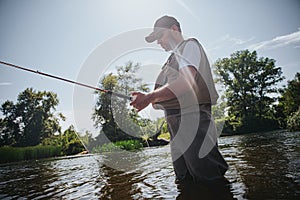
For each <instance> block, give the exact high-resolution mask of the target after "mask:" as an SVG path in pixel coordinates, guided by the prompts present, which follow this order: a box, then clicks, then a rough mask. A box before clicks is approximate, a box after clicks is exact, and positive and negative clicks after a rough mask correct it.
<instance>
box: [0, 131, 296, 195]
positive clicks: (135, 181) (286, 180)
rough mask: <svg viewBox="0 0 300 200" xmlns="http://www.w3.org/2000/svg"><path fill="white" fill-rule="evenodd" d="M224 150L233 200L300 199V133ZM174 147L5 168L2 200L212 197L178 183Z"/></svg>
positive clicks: (256, 137) (237, 142)
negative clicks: (176, 182)
mask: <svg viewBox="0 0 300 200" xmlns="http://www.w3.org/2000/svg"><path fill="white" fill-rule="evenodd" d="M219 147H220V150H221V153H222V154H223V156H224V158H225V160H226V161H227V162H228V164H229V166H230V169H229V170H228V171H227V172H226V175H225V176H226V178H227V180H228V181H229V182H230V184H229V185H227V186H226V187H228V191H225V192H226V193H227V194H226V195H227V196H226V198H227V199H300V132H297V133H289V132H284V131H281V132H275V133H274V132H273V133H260V134H258V133H256V134H247V135H239V136H227V137H221V138H219ZM169 148H170V147H169V146H168V145H167V146H162V147H152V148H145V149H143V150H141V151H137V152H129V153H128V152H121V153H120V152H118V153H117V154H116V153H106V154H103V155H88V156H73V157H64V158H57V159H45V160H39V161H27V162H19V163H11V164H4V165H0V199H116V200H127V199H184V200H185V199H192V197H194V199H208V196H207V195H210V193H211V191H210V190H209V189H207V188H206V187H204V186H192V187H186V188H182V187H179V186H178V185H176V184H175V183H174V181H175V178H174V172H173V168H172V164H171V157H170V152H169ZM191 188H192V189H191ZM191 196H192V197H191Z"/></svg>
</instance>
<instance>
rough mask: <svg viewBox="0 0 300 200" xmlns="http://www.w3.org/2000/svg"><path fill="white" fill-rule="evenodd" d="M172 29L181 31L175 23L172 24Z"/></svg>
mask: <svg viewBox="0 0 300 200" xmlns="http://www.w3.org/2000/svg"><path fill="white" fill-rule="evenodd" d="M171 30H172V31H177V32H179V28H178V26H176V25H175V24H173V25H172V26H171Z"/></svg>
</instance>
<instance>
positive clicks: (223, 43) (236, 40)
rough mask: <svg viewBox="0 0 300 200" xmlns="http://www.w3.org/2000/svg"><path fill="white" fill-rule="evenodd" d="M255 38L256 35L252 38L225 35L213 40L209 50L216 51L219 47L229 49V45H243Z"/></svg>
mask: <svg viewBox="0 0 300 200" xmlns="http://www.w3.org/2000/svg"><path fill="white" fill-rule="evenodd" d="M252 40H254V37H251V38H246V39H245V38H240V37H233V36H230V35H229V34H227V35H224V36H223V37H221V38H220V39H218V40H216V41H215V42H213V43H212V44H211V45H209V47H208V51H211V52H212V51H216V50H219V49H225V48H226V49H228V47H235V46H241V45H245V44H246V43H248V42H250V41H252Z"/></svg>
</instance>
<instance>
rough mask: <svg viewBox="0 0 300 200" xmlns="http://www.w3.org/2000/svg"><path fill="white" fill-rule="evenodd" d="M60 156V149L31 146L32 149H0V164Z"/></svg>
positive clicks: (6, 147) (9, 147)
mask: <svg viewBox="0 0 300 200" xmlns="http://www.w3.org/2000/svg"><path fill="white" fill-rule="evenodd" d="M60 155H61V147H57V146H42V145H38V146H32V147H11V146H3V147H0V163H8V162H16V161H22V160H35V159H41V158H49V157H54V156H60Z"/></svg>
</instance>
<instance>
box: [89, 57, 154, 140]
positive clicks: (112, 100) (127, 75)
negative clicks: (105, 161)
mask: <svg viewBox="0 0 300 200" xmlns="http://www.w3.org/2000/svg"><path fill="white" fill-rule="evenodd" d="M139 67H140V65H139V64H133V63H132V62H128V63H126V65H125V66H119V67H117V74H112V73H110V74H108V75H106V76H105V77H103V78H102V80H101V81H100V87H101V88H103V89H106V90H111V91H114V92H118V93H121V94H125V95H129V96H130V92H132V91H135V90H140V91H148V90H149V89H148V88H147V85H146V84H143V83H142V80H141V79H140V78H137V77H136V73H137V71H138V70H139ZM97 94H98V99H97V103H96V106H95V110H94V113H93V117H92V118H93V120H94V122H95V126H96V127H101V128H102V131H101V132H103V133H104V134H105V135H106V136H107V138H108V139H109V140H110V141H112V142H115V141H119V140H130V139H133V138H134V136H137V134H136V133H130V135H128V134H127V133H125V132H124V131H123V130H122V128H124V127H123V126H131V127H127V128H128V129H127V130H136V129H135V128H134V126H133V123H132V121H135V122H136V123H140V121H141V120H142V119H140V118H139V116H138V114H137V113H136V112H135V111H134V110H133V109H131V108H130V107H129V106H128V105H129V104H128V100H125V99H122V98H118V97H114V96H112V95H110V94H108V93H101V92H97ZM120 124H122V125H123V126H122V127H120ZM136 131H137V132H138V131H139V130H136ZM134 132H135V131H134ZM133 135H134V136H133Z"/></svg>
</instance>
